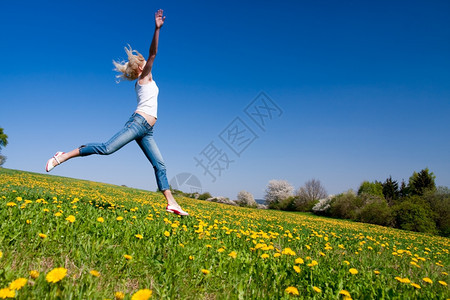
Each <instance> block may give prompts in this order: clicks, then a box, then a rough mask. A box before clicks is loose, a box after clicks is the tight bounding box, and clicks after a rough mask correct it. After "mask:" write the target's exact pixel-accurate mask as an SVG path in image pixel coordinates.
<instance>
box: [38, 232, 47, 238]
mask: <svg viewBox="0 0 450 300" xmlns="http://www.w3.org/2000/svg"><path fill="white" fill-rule="evenodd" d="M39 237H40V238H41V239H45V238H46V237H47V235H46V234H44V233H39Z"/></svg>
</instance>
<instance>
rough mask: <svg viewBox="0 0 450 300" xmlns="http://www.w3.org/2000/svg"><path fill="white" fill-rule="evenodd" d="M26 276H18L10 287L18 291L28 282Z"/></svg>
mask: <svg viewBox="0 0 450 300" xmlns="http://www.w3.org/2000/svg"><path fill="white" fill-rule="evenodd" d="M27 281H28V280H27V279H26V278H18V279H16V280H14V281H13V282H11V283H10V284H9V289H11V290H15V291H18V290H20V289H21V288H23V287H24V286H25V284H27Z"/></svg>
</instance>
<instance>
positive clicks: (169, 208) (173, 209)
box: [166, 205, 189, 216]
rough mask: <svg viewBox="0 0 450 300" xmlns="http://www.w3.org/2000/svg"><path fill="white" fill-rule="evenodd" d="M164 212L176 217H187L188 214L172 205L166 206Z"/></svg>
mask: <svg viewBox="0 0 450 300" xmlns="http://www.w3.org/2000/svg"><path fill="white" fill-rule="evenodd" d="M166 211H168V212H171V213H174V214H176V215H180V216H189V214H188V213H187V212H185V211H184V210H182V209H181V208H177V207H175V206H173V205H167V206H166Z"/></svg>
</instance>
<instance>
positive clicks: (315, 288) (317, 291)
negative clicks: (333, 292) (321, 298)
mask: <svg viewBox="0 0 450 300" xmlns="http://www.w3.org/2000/svg"><path fill="white" fill-rule="evenodd" d="M313 290H314V291H315V292H316V293H322V290H321V289H319V288H318V287H316V286H313Z"/></svg>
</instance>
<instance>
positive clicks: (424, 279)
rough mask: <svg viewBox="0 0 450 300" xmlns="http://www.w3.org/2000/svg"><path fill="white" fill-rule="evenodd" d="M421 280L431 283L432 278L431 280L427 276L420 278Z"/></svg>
mask: <svg viewBox="0 0 450 300" xmlns="http://www.w3.org/2000/svg"><path fill="white" fill-rule="evenodd" d="M422 280H423V281H425V282H426V283H433V280H431V279H430V278H428V277H425V278H422Z"/></svg>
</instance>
